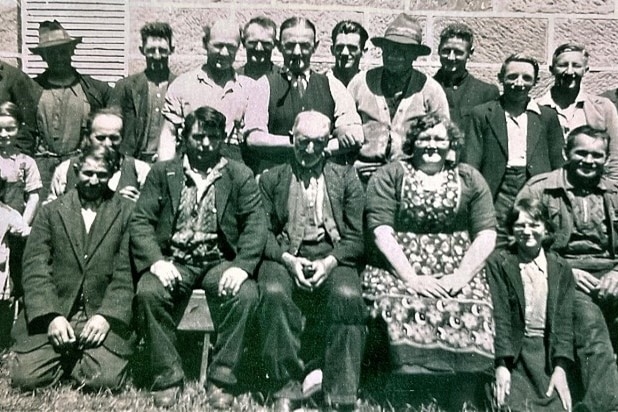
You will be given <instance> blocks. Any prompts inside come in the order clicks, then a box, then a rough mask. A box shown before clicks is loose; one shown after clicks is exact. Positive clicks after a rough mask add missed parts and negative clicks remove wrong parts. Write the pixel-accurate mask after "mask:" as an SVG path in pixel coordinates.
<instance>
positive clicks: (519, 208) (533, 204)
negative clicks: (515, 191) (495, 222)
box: [505, 197, 555, 249]
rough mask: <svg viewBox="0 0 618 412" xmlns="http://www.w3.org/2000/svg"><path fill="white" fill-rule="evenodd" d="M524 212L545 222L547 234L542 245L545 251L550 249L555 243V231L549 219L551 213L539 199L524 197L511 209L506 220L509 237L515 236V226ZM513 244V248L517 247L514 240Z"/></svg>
mask: <svg viewBox="0 0 618 412" xmlns="http://www.w3.org/2000/svg"><path fill="white" fill-rule="evenodd" d="M522 212H525V213H527V214H528V215H529V216H530V217H531V218H532V219H534V220H536V221H539V222H543V224H544V225H545V230H546V231H547V234H546V235H545V238H544V239H543V242H542V245H543V248H544V249H549V247H550V246H551V245H552V244H553V243H554V232H555V230H554V227H553V225H552V223H551V221H550V219H549V211H548V210H547V207H546V206H545V205H544V204H543V203H541V201H540V200H538V199H533V198H529V197H523V198H521V199H519V200H518V201H517V202H516V203H515V204H514V205H513V207H511V210H509V213H508V214H507V215H506V220H505V226H506V231H507V233H508V234H509V236H513V226H514V225H515V222H516V221H517V219H519V215H520V214H521V213H522ZM512 243H513V245H512V246H513V247H516V245H515V244H514V243H515V242H514V240H513V242H512Z"/></svg>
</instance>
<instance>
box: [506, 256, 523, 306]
mask: <svg viewBox="0 0 618 412" xmlns="http://www.w3.org/2000/svg"><path fill="white" fill-rule="evenodd" d="M504 270H505V272H506V274H507V276H508V277H509V280H510V281H511V284H512V285H513V288H514V289H515V295H516V296H517V301H518V302H519V308H520V310H521V314H522V317H523V316H524V313H525V308H526V299H525V297H524V284H523V283H522V281H521V273H520V272H519V261H518V260H517V255H513V254H509V256H508V257H507V258H506V264H505V265H504Z"/></svg>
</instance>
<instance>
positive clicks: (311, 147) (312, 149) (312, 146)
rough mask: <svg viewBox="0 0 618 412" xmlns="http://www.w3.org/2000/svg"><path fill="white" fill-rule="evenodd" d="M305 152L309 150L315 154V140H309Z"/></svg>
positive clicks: (309, 152)
mask: <svg viewBox="0 0 618 412" xmlns="http://www.w3.org/2000/svg"><path fill="white" fill-rule="evenodd" d="M305 152H307V153H308V154H313V153H314V152H315V146H314V145H313V142H309V144H307V148H306V149H305Z"/></svg>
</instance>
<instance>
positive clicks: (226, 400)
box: [207, 383, 234, 410]
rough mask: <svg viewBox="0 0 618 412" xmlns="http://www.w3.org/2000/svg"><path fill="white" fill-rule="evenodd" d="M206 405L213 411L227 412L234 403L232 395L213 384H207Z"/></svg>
mask: <svg viewBox="0 0 618 412" xmlns="http://www.w3.org/2000/svg"><path fill="white" fill-rule="evenodd" d="M207 392H208V404H209V405H210V407H211V408H213V409H221V410H229V409H230V408H231V407H232V404H233V403H234V395H232V394H231V393H230V392H228V391H226V390H225V389H224V388H221V387H219V386H217V385H215V384H214V383H208V388H207Z"/></svg>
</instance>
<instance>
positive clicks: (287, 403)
mask: <svg viewBox="0 0 618 412" xmlns="http://www.w3.org/2000/svg"><path fill="white" fill-rule="evenodd" d="M296 403H297V402H295V401H293V400H292V399H290V398H277V399H276V400H275V403H274V404H273V409H272V410H273V411H274V412H291V411H293V410H295V409H296Z"/></svg>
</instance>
